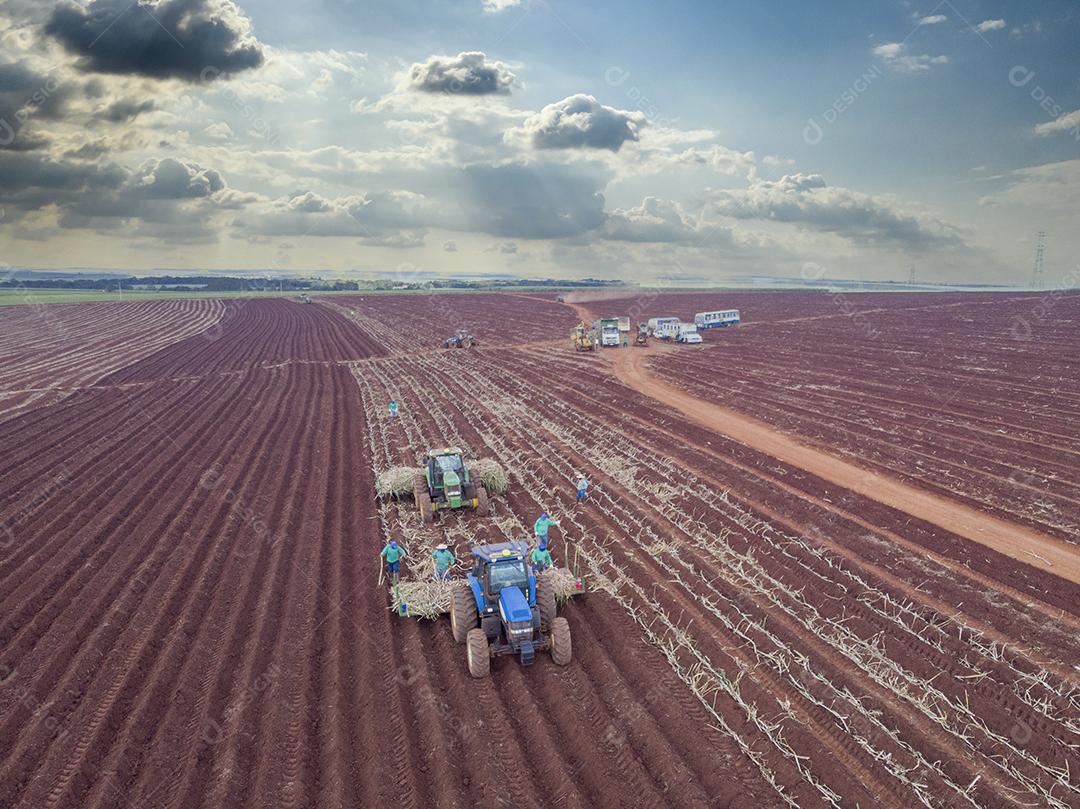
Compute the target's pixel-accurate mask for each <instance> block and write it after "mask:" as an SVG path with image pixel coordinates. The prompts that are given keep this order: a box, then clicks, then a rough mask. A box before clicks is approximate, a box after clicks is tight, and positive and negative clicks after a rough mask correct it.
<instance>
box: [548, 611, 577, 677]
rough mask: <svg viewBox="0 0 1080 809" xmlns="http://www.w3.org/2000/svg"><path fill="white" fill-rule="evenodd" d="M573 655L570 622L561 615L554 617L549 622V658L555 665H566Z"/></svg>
mask: <svg viewBox="0 0 1080 809" xmlns="http://www.w3.org/2000/svg"><path fill="white" fill-rule="evenodd" d="M573 656H574V652H573V647H572V645H571V642H570V622H569V621H567V620H566V619H565V618H562V617H560V618H556V619H555V620H554V621H553V622H552V624H551V660H552V662H553V663H554V664H555V665H556V666H566V665H569V664H570V660H571V658H573Z"/></svg>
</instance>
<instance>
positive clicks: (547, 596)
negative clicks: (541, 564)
mask: <svg viewBox="0 0 1080 809" xmlns="http://www.w3.org/2000/svg"><path fill="white" fill-rule="evenodd" d="M536 605H537V606H538V607H540V631H541V632H542V633H543V634H545V635H546V634H547V633H548V632H550V631H551V626H552V622H553V621H554V620H555V611H556V609H557V602H556V600H555V582H554V579H553V575H552V571H550V570H545V571H544V572H543V573H541V574H540V575H539V576H538V577H537V579H536Z"/></svg>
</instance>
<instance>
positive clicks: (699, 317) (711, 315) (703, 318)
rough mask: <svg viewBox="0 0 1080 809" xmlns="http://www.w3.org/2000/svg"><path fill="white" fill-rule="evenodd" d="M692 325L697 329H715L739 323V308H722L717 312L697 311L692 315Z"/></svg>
mask: <svg viewBox="0 0 1080 809" xmlns="http://www.w3.org/2000/svg"><path fill="white" fill-rule="evenodd" d="M694 325H695V326H697V327H698V328H699V329H715V328H721V327H724V326H738V325H739V310H738V309H724V310H722V311H719V312H698V313H697V314H696V315H694Z"/></svg>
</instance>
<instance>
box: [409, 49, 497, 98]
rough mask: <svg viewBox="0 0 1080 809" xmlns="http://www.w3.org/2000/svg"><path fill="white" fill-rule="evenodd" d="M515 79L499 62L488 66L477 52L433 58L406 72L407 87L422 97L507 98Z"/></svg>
mask: <svg viewBox="0 0 1080 809" xmlns="http://www.w3.org/2000/svg"><path fill="white" fill-rule="evenodd" d="M514 79H515V76H514V74H513V73H511V72H510V71H509V70H508V69H507V67H506V66H505V65H504V64H503V63H502V62H489V61H488V60H487V56H485V55H484V54H483V53H480V52H479V51H473V52H467V53H459V54H458V55H457V56H432V57H430V58H429V59H428V60H427V61H426V62H418V63H416V64H414V65H413V66H412V68H411V69H410V70H409V78H408V87H409V89H410V90H419V91H421V92H424V93H447V94H450V95H455V94H456V95H466V96H468V95H473V96H480V95H507V94H508V93H509V92H510V88H511V87H513V85H514Z"/></svg>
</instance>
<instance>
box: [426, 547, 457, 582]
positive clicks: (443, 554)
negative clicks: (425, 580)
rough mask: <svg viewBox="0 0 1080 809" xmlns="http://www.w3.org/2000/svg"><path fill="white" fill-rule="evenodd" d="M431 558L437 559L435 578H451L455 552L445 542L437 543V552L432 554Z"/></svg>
mask: <svg viewBox="0 0 1080 809" xmlns="http://www.w3.org/2000/svg"><path fill="white" fill-rule="evenodd" d="M431 558H432V559H434V560H435V578H436V579H449V578H450V565H452V564H454V554H453V553H452V552H451V551H450V549H449V548H447V547H446V545H445V544H443V545H436V546H435V553H433V554H431Z"/></svg>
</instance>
